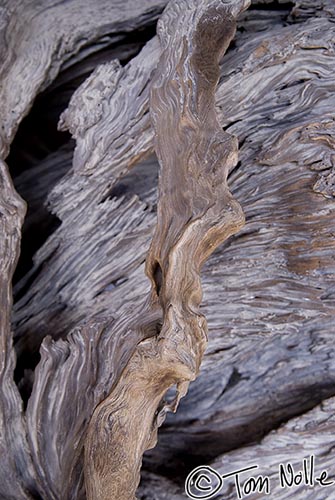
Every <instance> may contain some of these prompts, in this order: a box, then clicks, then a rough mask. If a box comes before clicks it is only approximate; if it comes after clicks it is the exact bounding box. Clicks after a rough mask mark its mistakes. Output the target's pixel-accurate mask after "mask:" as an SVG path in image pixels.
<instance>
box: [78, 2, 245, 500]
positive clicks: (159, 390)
mask: <svg viewBox="0 0 335 500" xmlns="http://www.w3.org/2000/svg"><path fill="white" fill-rule="evenodd" d="M246 7H247V2H244V1H241V2H233V3H224V4H223V3H222V2H219V1H214V2H213V1H211V2H200V1H197V0H183V1H178V2H172V3H170V4H169V6H168V7H167V9H166V10H165V12H164V14H163V16H162V18H161V20H160V21H159V26H158V35H159V38H160V42H161V46H162V49H163V51H162V55H161V58H160V60H159V63H158V67H157V70H156V73H155V77H154V79H153V84H152V90H151V99H150V112H151V121H152V124H153V127H154V130H155V134H156V142H155V151H156V154H157V157H158V159H159V163H160V176H159V203H158V216H157V224H156V229H155V234H154V236H153V240H152V243H151V246H150V250H149V253H148V257H147V262H146V272H147V275H148V276H149V278H150V280H151V284H152V287H151V293H150V296H149V297H148V300H147V302H146V304H145V306H144V307H143V310H142V311H141V312H140V314H139V316H137V317H136V318H134V316H133V315H131V313H130V314H129V325H135V326H130V328H136V325H137V324H140V325H142V326H143V323H145V317H146V316H147V315H148V313H149V312H150V311H152V310H158V311H160V313H161V315H162V326H160V324H159V323H158V324H157V332H158V334H157V335H154V336H153V334H152V329H151V330H150V332H148V335H147V337H148V338H145V339H144V340H142V341H141V342H140V343H139V344H138V346H137V348H136V350H135V352H134V353H133V355H132V357H131V358H130V360H129V362H128V363H127V365H126V367H125V369H124V371H123V373H122V375H121V377H120V379H119V380H118V382H117V383H116V385H115V386H114V388H113V390H112V391H111V393H110V395H109V396H108V397H107V398H106V399H105V400H104V401H102V402H101V403H100V404H99V405H98V407H97V408H96V409H95V411H94V413H93V416H92V419H91V421H90V424H89V428H88V433H87V438H86V445H85V485H86V491H87V498H88V499H89V500H93V499H99V500H104V499H105V500H107V499H108V500H113V499H120V498H123V499H129V500H130V499H134V498H135V492H136V489H137V486H138V483H139V478H140V467H141V463H142V455H143V453H144V451H145V450H147V449H149V448H151V447H153V446H155V444H156V436H157V428H158V426H159V425H161V423H162V422H163V421H164V417H165V414H166V412H167V411H169V410H170V411H176V409H177V406H178V402H179V399H180V397H182V396H184V395H185V394H186V392H187V389H188V385H189V382H190V381H192V380H194V379H195V378H196V376H197V374H198V370H199V366H200V363H201V359H202V356H203V354H204V350H205V347H206V343H207V324H206V320H205V318H204V316H203V315H202V314H200V312H199V307H200V302H201V297H202V291H201V281H200V270H201V266H202V265H203V263H204V262H205V260H206V259H207V258H208V257H209V255H210V254H211V253H212V252H213V251H214V250H215V248H216V247H217V246H218V245H219V244H221V243H222V242H223V241H224V240H226V239H227V238H228V237H229V236H231V235H232V234H234V233H236V232H237V231H238V230H239V229H240V228H241V227H242V226H243V225H244V215H243V212H242V209H241V207H240V205H239V203H238V202H237V201H236V200H234V198H233V197H232V195H231V193H230V192H229V189H228V186H227V175H228V173H229V170H230V169H231V168H233V167H234V166H235V165H236V163H237V152H238V144H237V140H236V138H235V137H233V136H231V135H229V134H227V133H226V132H224V131H222V129H221V127H220V125H219V122H218V119H217V116H216V112H215V103H214V93H215V88H216V85H217V83H218V79H219V61H220V58H221V57H222V55H223V54H224V53H225V51H226V50H227V48H228V45H229V43H230V41H231V40H232V38H233V37H234V34H235V29H236V28H235V18H236V16H237V15H238V13H239V12H241V11H242V10H244V9H245V8H246ZM172 386H176V395H175V397H174V399H173V400H172V401H170V402H169V403H168V402H166V401H164V395H165V394H166V392H167V391H168V389H169V388H171V387H172Z"/></svg>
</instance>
